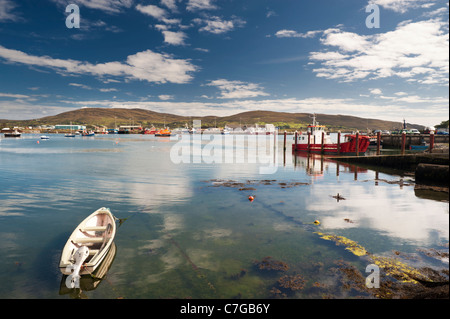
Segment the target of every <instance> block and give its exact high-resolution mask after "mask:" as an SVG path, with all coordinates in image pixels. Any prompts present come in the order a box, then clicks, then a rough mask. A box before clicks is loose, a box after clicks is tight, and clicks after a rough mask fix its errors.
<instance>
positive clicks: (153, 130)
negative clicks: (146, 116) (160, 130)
mask: <svg viewBox="0 0 450 319" xmlns="http://www.w3.org/2000/svg"><path fill="white" fill-rule="evenodd" d="M156 132H157V130H156V129H155V128H151V129H148V128H146V129H145V130H143V131H142V134H155V133H156Z"/></svg>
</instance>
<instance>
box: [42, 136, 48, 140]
mask: <svg viewBox="0 0 450 319" xmlns="http://www.w3.org/2000/svg"><path fill="white" fill-rule="evenodd" d="M48 139H50V137H49V136H47V135H42V136H41V140H48Z"/></svg>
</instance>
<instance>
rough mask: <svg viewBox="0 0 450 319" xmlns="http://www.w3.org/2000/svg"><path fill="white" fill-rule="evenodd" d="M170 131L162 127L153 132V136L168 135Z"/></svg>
mask: <svg viewBox="0 0 450 319" xmlns="http://www.w3.org/2000/svg"><path fill="white" fill-rule="evenodd" d="M171 134H172V132H171V131H170V130H169V129H166V128H165V129H162V130H159V131H157V132H156V133H155V136H170V135H171Z"/></svg>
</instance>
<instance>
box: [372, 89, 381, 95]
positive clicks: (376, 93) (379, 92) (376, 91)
mask: <svg viewBox="0 0 450 319" xmlns="http://www.w3.org/2000/svg"><path fill="white" fill-rule="evenodd" d="M370 93H372V94H375V95H380V94H382V93H383V92H382V91H381V90H380V89H371V90H370Z"/></svg>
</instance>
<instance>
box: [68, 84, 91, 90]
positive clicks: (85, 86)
mask: <svg viewBox="0 0 450 319" xmlns="http://www.w3.org/2000/svg"><path fill="white" fill-rule="evenodd" d="M69 85H70V86H75V87H79V88H82V89H85V90H92V88H91V87H90V86H88V85H85V84H80V83H69Z"/></svg>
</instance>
